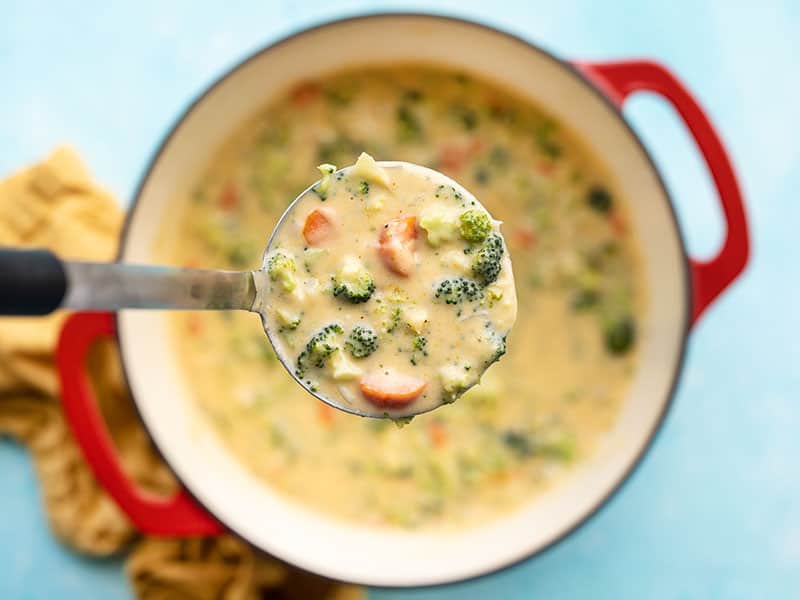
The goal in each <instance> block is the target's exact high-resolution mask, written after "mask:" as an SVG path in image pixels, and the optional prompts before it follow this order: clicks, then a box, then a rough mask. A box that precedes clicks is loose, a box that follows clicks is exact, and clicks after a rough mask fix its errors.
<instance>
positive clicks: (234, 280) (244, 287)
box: [0, 248, 256, 315]
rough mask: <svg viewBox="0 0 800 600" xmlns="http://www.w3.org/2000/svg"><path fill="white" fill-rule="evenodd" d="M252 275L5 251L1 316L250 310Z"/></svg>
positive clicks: (0, 259)
mask: <svg viewBox="0 0 800 600" xmlns="http://www.w3.org/2000/svg"><path fill="white" fill-rule="evenodd" d="M255 297H256V287H255V281H254V274H253V272H252V271H211V270H199V269H182V268H177V267H156V266H145V265H129V264H124V263H90V262H76V261H63V260H61V259H60V258H58V257H57V256H56V255H55V254H53V253H52V252H50V251H49V250H40V249H36V250H20V249H16V248H0V315H46V314H48V313H50V312H52V311H54V310H56V309H57V308H68V309H73V310H107V311H115V310H120V309H123V308H144V309H167V310H228V309H240V310H251V309H252V307H253V302H254V301H255Z"/></svg>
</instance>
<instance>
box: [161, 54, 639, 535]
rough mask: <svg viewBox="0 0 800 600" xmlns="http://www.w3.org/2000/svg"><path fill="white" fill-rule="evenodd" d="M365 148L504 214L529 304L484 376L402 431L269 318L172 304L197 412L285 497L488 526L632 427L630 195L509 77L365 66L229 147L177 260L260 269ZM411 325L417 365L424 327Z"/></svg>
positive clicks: (634, 276)
mask: <svg viewBox="0 0 800 600" xmlns="http://www.w3.org/2000/svg"><path fill="white" fill-rule="evenodd" d="M362 151H366V152H368V153H369V154H370V155H372V156H374V157H375V159H377V160H379V161H383V160H399V161H407V162H410V163H415V164H419V165H425V166H427V167H430V168H432V169H435V170H437V171H440V172H442V173H444V174H446V175H448V176H450V177H452V178H453V179H454V180H455V181H458V182H459V183H460V184H462V185H463V186H464V187H465V188H466V189H468V190H470V191H471V192H472V193H473V194H474V195H475V197H477V198H478V199H480V201H481V203H482V204H483V206H485V208H486V209H487V210H488V211H489V213H490V214H491V215H492V217H493V218H495V219H497V220H499V221H502V222H503V226H502V227H503V234H504V236H505V248H506V250H507V252H508V254H509V255H510V258H511V261H512V262H513V265H514V280H515V284H516V295H517V302H518V313H517V319H516V323H515V324H514V327H513V329H512V330H511V332H510V333H509V335H508V339H507V353H506V355H505V356H504V357H503V358H502V360H500V361H499V362H497V363H496V364H494V365H492V366H491V367H490V368H489V369H488V370H487V371H486V372H485V373H484V375H483V377H482V378H481V381H480V384H479V385H476V386H475V387H473V388H471V389H470V390H469V391H467V392H466V394H464V395H463V396H462V397H460V398H459V399H458V400H456V401H455V402H454V403H452V404H450V405H448V406H446V407H443V408H440V409H438V410H435V411H433V412H430V413H427V414H424V415H420V416H417V417H415V418H414V420H413V421H412V422H411V423H410V424H408V425H406V426H405V427H403V428H402V429H400V428H398V427H395V425H394V424H393V423H392V422H391V421H388V420H385V419H363V418H359V417H355V416H353V415H348V414H345V413H343V412H340V411H337V410H336V409H333V408H331V407H329V406H327V405H326V404H324V403H322V402H320V401H318V400H315V399H314V398H312V397H311V396H310V395H309V394H308V393H307V392H306V391H305V390H303V388H301V387H300V386H298V385H297V383H296V382H295V381H293V380H292V378H291V377H289V375H288V374H287V373H286V371H285V370H284V368H283V366H282V365H281V364H280V363H279V361H278V360H277V357H276V355H275V354H274V352H273V350H272V348H271V346H270V344H269V343H268V342H267V340H266V338H265V336H264V332H263V329H262V327H261V323H260V322H259V317H258V316H257V315H255V314H252V313H223V312H221V313H199V312H187V313H178V314H175V315H171V316H170V317H169V318H170V319H172V324H173V340H172V342H173V344H174V346H175V349H176V352H177V353H178V354H179V356H180V360H181V361H182V366H183V369H184V373H185V381H186V385H187V386H188V388H189V389H190V390H191V391H192V393H193V395H194V397H195V399H196V402H197V404H198V407H199V408H200V409H201V410H200V413H201V414H202V415H203V416H204V418H205V420H207V421H208V423H210V424H211V425H212V426H213V428H214V430H215V431H216V433H217V434H218V435H219V436H220V438H221V439H222V440H224V442H225V443H226V445H227V446H228V448H229V449H230V451H231V452H232V453H233V454H234V455H235V456H237V457H238V459H239V460H240V461H241V462H242V463H243V464H244V465H246V466H247V467H248V468H249V469H250V470H251V471H252V472H253V473H254V474H255V475H256V476H257V477H259V478H261V479H262V480H263V481H264V482H265V484H267V485H269V486H271V487H272V488H273V489H275V490H278V491H280V492H282V493H283V494H285V495H286V496H288V497H290V498H292V499H293V500H295V501H297V502H299V503H302V504H304V505H306V506H309V507H312V508H314V509H316V510H319V511H321V512H324V513H326V514H329V515H332V516H335V517H338V518H341V519H345V520H350V521H353V522H358V523H360V524H364V523H367V524H372V525H374V526H386V527H400V528H406V529H410V528H431V527H469V526H473V525H475V524H478V523H481V522H485V521H486V520H489V519H493V518H497V517H498V516H501V515H503V514H504V513H505V512H507V511H510V510H513V509H514V508H515V507H518V506H520V504H521V503H523V502H526V501H529V500H530V499H532V498H533V497H535V495H536V494H537V493H539V492H541V491H542V490H544V489H546V488H547V487H548V486H550V485H558V479H559V477H560V476H561V475H563V474H564V473H566V472H568V470H569V469H570V468H571V467H572V466H573V465H575V464H576V463H579V462H580V461H582V460H585V459H586V458H587V457H589V456H590V455H591V454H592V452H593V451H594V450H595V449H596V448H597V446H598V444H599V443H600V442H601V441H602V438H603V436H604V434H605V433H606V432H607V431H608V430H609V429H610V428H611V427H612V426H613V425H614V423H615V419H616V417H617V415H618V413H619V411H620V408H621V405H622V403H623V401H624V398H625V396H626V394H627V390H628V386H629V384H630V382H631V379H632V376H633V374H634V372H635V369H636V363H637V345H638V343H637V333H638V332H640V331H641V323H642V322H643V321H644V318H645V311H646V307H647V306H646V305H647V302H646V298H645V286H644V281H643V279H644V277H643V273H642V266H641V265H640V262H639V259H638V241H637V239H636V236H635V232H634V231H633V230H632V228H631V227H630V226H629V212H628V208H627V203H626V199H625V198H623V197H621V195H620V193H619V191H618V190H617V188H616V186H615V182H614V181H612V180H610V179H609V176H608V175H607V173H606V171H605V170H604V169H603V167H602V163H601V161H600V160H599V159H600V158H601V157H594V156H590V155H589V154H588V153H587V151H586V149H585V148H584V146H583V145H582V144H581V142H580V140H579V139H577V138H576V137H574V136H573V135H572V134H571V133H570V132H569V131H568V130H566V129H565V128H564V127H563V126H562V125H561V124H559V123H557V122H555V121H553V120H552V119H551V118H550V117H549V116H548V115H546V114H544V113H542V112H541V111H540V110H539V109H538V108H537V107H536V106H533V105H531V104H529V103H528V102H527V101H526V100H523V99H521V98H519V97H517V96H515V95H514V94H513V93H511V92H509V91H507V90H505V89H501V88H498V87H495V86H494V85H492V84H490V83H487V82H484V81H480V80H476V79H474V78H472V77H470V76H467V75H465V74H462V73H455V72H448V71H442V70H437V69H435V68H430V67H423V66H406V67H390V68H370V69H362V70H353V71H349V72H343V73H339V74H335V75H331V76H329V77H325V78H322V79H320V80H316V81H308V82H305V83H303V84H301V85H298V86H297V87H295V88H293V89H291V90H287V91H286V93H285V94H283V95H281V96H279V97H277V98H275V99H274V100H273V101H272V102H271V103H270V104H269V105H267V106H266V107H265V108H264V110H263V111H262V112H261V113H260V114H258V115H257V116H256V117H255V118H254V119H253V120H252V121H251V122H249V123H247V124H245V126H243V127H242V128H241V129H240V130H239V131H238V132H237V133H235V134H234V135H233V136H232V137H231V138H230V139H229V140H228V141H227V142H226V144H224V145H223V146H222V147H221V148H219V149H218V150H217V151H216V152H215V154H214V158H213V160H212V161H211V162H210V163H209V164H208V166H207V168H206V169H205V171H204V172H203V173H202V174H201V176H200V177H199V178H198V181H197V184H196V186H195V187H194V189H193V190H192V191H191V193H189V194H187V196H186V197H185V198H179V199H176V201H177V202H176V203H175V204H174V210H175V213H174V215H171V218H169V219H165V224H164V231H163V235H162V236H161V242H160V244H159V248H158V252H159V253H160V257H161V259H162V261H163V262H167V263H171V264H178V265H191V266H202V267H209V268H212V267H215V268H231V269H246V268H253V269H254V268H258V267H260V266H261V262H262V256H261V249H262V248H263V247H264V243H265V241H266V237H267V235H268V234H269V232H270V231H271V230H272V229H273V228H274V226H275V224H276V221H277V219H278V218H279V217H280V215H281V214H282V212H283V211H284V209H285V208H286V206H287V205H288V203H289V202H290V201H291V200H292V199H294V198H295V197H296V196H297V194H298V193H300V192H301V191H302V190H303V189H305V187H306V186H307V182H309V181H313V180H314V179H317V178H318V173H319V172H318V171H317V166H318V165H320V164H326V163H327V164H332V165H340V166H341V165H349V164H352V163H353V162H354V161H355V160H356V158H357V157H358V156H359V154H360V153H361V152H362ZM315 174H317V176H316V177H315ZM434 231H435V229H434ZM424 235H425V236H427V235H428V232H426V233H425V234H424ZM423 239H425V238H424V237H423V233H422V229H421V228H420V239H419V240H417V243H418V244H420V243H421V242H422V241H423ZM452 243H455V242H452ZM452 248H453V249H457V246H455V245H454V246H453V247H452ZM448 251H449V250H448ZM294 252H296V253H298V254H299V252H300V249H299V247H298V248H295V250H294V251H293V253H294ZM453 258H454V260H455V256H453ZM296 260H299V262H298V263H297V265H296V266H297V270H298V272H303V273H304V272H305V266H304V265H303V264H301V263H302V262H303V259H299V258H296ZM312 262H313V261H312ZM344 266H345V265H340V267H344ZM357 266H358V265H352V267H353V270H357V269H356V267H357ZM311 268H312V269H313V265H312V266H311ZM351 291H353V290H351ZM342 293H344V291H342ZM354 293H357V290H355V291H354ZM373 300H374V299H373ZM373 300H370V302H372V301H373ZM451 308H452V307H451ZM392 315H393V313H392V311H389V313H388V317H387V318H388V319H390V320H391V319H392V318H393V317H392ZM287 323H289V324H291V319H290V320H288V321H287ZM371 326H372V327H373V328H380V327H383V326H384V325H383V322H382V320H381V321H380V322H378V321H376V322H375V323H371ZM387 326H389V325H387ZM397 327H399V328H403V329H402V330H399V331H398V335H401V336H404V337H403V338H402V339H406V338H407V339H408V341H409V342H410V346H409V348H408V349H407V352H405V353H403V354H401V355H400V354H399V355H398V356H402V357H403V359H404V360H405V361H410V359H411V356H412V354H413V353H414V352H416V353H418V354H419V353H421V352H422V349H416V348H415V346H414V339H415V337H417V336H416V335H414V331H413V323H409V322H408V321H407V320H405V321H404V320H401V319H398V322H397ZM348 333H349V332H345V335H346V334H348ZM398 339H401V338H398ZM298 343H299V342H298ZM302 343H303V344H305V343H306V342H305V341H302ZM358 343H359V344H360V343H361V342H360V341H359V342H358ZM428 343H429V344H432V343H433V341H429V342H428ZM353 362H356V361H355V360H354V361H353ZM397 364H400V363H397ZM407 364H409V366H413V365H410V363H407Z"/></svg>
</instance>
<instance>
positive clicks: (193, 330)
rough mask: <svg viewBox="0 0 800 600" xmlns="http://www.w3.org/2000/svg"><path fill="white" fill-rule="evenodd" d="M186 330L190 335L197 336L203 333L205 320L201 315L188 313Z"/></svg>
mask: <svg viewBox="0 0 800 600" xmlns="http://www.w3.org/2000/svg"><path fill="white" fill-rule="evenodd" d="M186 330H187V332H188V333H189V336H190V337H197V336H199V335H200V334H202V333H203V321H202V320H201V318H200V315H187V317H186Z"/></svg>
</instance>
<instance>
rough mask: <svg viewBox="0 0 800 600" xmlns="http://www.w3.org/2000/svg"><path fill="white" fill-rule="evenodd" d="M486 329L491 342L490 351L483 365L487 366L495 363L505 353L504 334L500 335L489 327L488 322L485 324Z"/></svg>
mask: <svg viewBox="0 0 800 600" xmlns="http://www.w3.org/2000/svg"><path fill="white" fill-rule="evenodd" d="M486 329H487V331H488V332H489V342H490V344H491V348H492V353H491V355H489V358H487V359H486V363H485V366H486V367H487V368H488V367H489V366H490V365H491V364H493V363H496V362H497V361H498V360H500V358H501V357H502V356H503V355H504V354H505V353H506V336H504V335H500V334H499V333H497V332H496V331H495V330H494V329H492V328H491V326H490V325H489V323H487V324H486Z"/></svg>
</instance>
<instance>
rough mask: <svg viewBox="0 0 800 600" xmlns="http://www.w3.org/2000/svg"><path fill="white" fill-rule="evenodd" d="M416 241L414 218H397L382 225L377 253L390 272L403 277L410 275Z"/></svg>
mask: <svg viewBox="0 0 800 600" xmlns="http://www.w3.org/2000/svg"><path fill="white" fill-rule="evenodd" d="M416 241H417V218H416V217H399V218H397V219H393V220H391V221H389V222H388V223H387V224H386V225H384V227H383V229H382V230H381V234H380V236H379V237H378V252H379V253H380V255H381V258H382V259H383V262H384V263H385V264H386V266H387V267H388V268H389V270H390V271H393V272H394V273H397V274H398V275H403V276H404V277H408V276H409V275H411V273H412V272H413V271H414V266H415V263H414V248H415V246H416Z"/></svg>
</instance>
